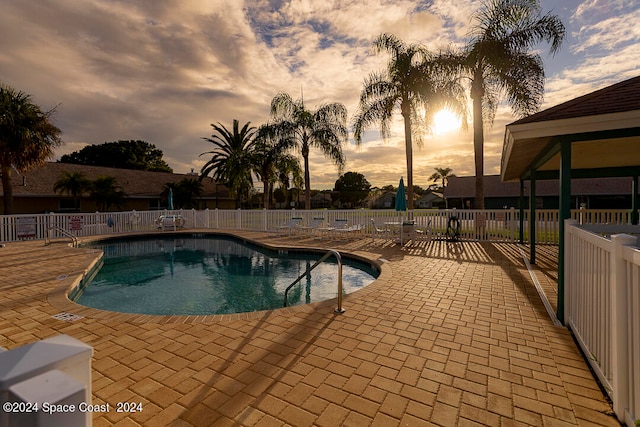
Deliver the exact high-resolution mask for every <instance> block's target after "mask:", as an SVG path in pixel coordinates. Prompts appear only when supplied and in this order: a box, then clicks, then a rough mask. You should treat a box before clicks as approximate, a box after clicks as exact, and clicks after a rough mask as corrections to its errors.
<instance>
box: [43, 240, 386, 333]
mask: <svg viewBox="0 0 640 427" xmlns="http://www.w3.org/2000/svg"><path fill="white" fill-rule="evenodd" d="M158 234H159V235H163V236H169V235H180V234H205V235H206V234H208V235H217V236H231V237H234V238H237V239H240V240H243V241H246V242H249V243H251V244H254V245H257V246H260V247H263V248H266V249H271V250H309V251H314V252H316V251H317V252H326V251H327V249H326V248H321V247H318V246H315V247H314V246H310V245H292V244H291V242H287V243H288V244H287V245H276V244H272V243H267V242H263V241H258V240H255V239H252V238H251V237H250V236H247V235H245V233H242V232H234V231H231V232H230V231H228V230H226V231H224V232H221V231H216V230H209V229H207V230H199V229H196V230H193V229H189V230H176V231H173V230H171V231H162V232H155V233H154V232H151V233H150V232H131V233H122V234H117V235H112V234H109V235H98V236H90V237H83V238H81V239H79V243H80V244H83V243H89V242H93V241H100V240H110V239H118V238H122V237H135V236H152V235H158ZM74 249H78V250H83V249H84V250H85V251H87V254H89V255H90V254H91V253H94V252H95V254H96V255H95V257H93V258H92V259H91V261H90V262H89V263H88V265H87V266H86V267H85V268H84V269H83V270H82V271H78V272H74V273H70V274H69V275H65V276H64V277H59V278H57V279H56V280H58V281H59V282H60V283H59V284H58V285H57V286H56V287H55V288H54V289H53V290H52V291H50V292H49V293H48V294H47V302H48V303H49V305H51V306H52V307H54V308H56V309H58V310H62V312H63V313H69V314H73V315H75V316H80V317H86V318H95V319H105V320H107V319H108V320H110V321H121V322H132V323H186V324H196V323H218V322H232V321H235V320H251V319H258V318H264V317H265V316H288V315H292V314H295V313H301V312H312V311H315V310H318V309H320V308H325V307H327V306H331V305H336V304H337V297H336V298H332V299H328V300H324V301H318V302H314V303H310V304H303V305H296V306H292V307H283V308H276V309H271V310H260V311H252V312H247V313H234V314H208V315H153V314H137V313H120V312H116V311H108V310H101V309H97V308H92V307H86V306H83V305H80V304H77V303H76V302H74V301H72V300H70V299H69V294H70V293H72V292H73V291H74V290H75V289H76V287H77V286H79V285H80V284H81V283H82V281H83V280H84V279H85V278H86V277H87V275H89V274H90V273H91V272H92V270H93V269H94V267H95V266H96V264H97V263H99V262H100V260H101V258H102V251H99V250H96V249H89V250H87V249H86V248H82V247H79V248H74ZM339 252H340V254H341V255H345V256H346V257H348V258H352V259H355V260H359V261H361V262H365V263H370V264H374V265H375V266H376V267H377V268H378V269H379V271H380V274H379V276H378V277H377V278H376V279H375V280H374V281H373V282H372V283H371V284H369V285H367V286H365V287H364V288H362V289H358V290H356V291H354V292H351V293H349V294H345V295H343V302H348V301H349V300H351V299H354V298H357V297H359V296H363V295H366V294H368V293H369V292H374V291H376V290H377V289H378V288H379V287H380V286H384V284H385V283H387V282H388V281H389V280H391V278H392V272H391V268H390V266H388V265H387V262H386V260H384V259H382V258H375V257H372V256H371V255H373V254H371V253H367V252H354V251H348V250H340V251H339Z"/></svg>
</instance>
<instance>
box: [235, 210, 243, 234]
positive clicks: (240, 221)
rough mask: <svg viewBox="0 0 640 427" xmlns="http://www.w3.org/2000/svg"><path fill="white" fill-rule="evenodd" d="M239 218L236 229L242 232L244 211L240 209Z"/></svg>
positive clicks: (238, 211)
mask: <svg viewBox="0 0 640 427" xmlns="http://www.w3.org/2000/svg"><path fill="white" fill-rule="evenodd" d="M236 212H237V215H238V216H237V218H236V221H237V222H236V227H237V228H238V230H242V209H238V210H237V211H236Z"/></svg>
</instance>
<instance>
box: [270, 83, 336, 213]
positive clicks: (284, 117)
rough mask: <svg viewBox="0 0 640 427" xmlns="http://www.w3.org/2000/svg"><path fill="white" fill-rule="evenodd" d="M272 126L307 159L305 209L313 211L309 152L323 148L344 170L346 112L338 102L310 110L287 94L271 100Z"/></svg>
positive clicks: (323, 151) (305, 166)
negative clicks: (343, 147) (312, 149)
mask: <svg viewBox="0 0 640 427" xmlns="http://www.w3.org/2000/svg"><path fill="white" fill-rule="evenodd" d="M271 117H272V122H273V123H272V125H273V126H274V127H276V128H277V129H278V134H279V135H280V136H281V137H282V138H283V139H288V140H291V141H293V143H294V144H295V146H296V147H297V148H298V149H299V150H300V153H301V154H302V158H303V160H304V185H305V200H304V204H305V209H311V178H310V172H309V151H310V149H311V147H315V148H318V149H320V151H322V153H323V154H324V155H325V157H328V158H329V159H330V160H331V161H333V162H334V163H335V164H336V165H337V166H338V169H339V171H342V168H343V167H344V163H345V158H344V154H343V153H342V144H343V143H345V142H346V140H347V136H348V131H347V109H346V107H345V106H344V105H343V104H340V103H338V102H334V103H330V104H324V105H322V106H320V108H318V109H317V110H316V111H311V110H307V109H306V108H305V106H304V101H303V100H302V99H300V100H296V101H294V100H293V98H291V96H290V95H289V94H287V93H280V94H278V95H276V96H275V97H274V98H273V100H272V101H271Z"/></svg>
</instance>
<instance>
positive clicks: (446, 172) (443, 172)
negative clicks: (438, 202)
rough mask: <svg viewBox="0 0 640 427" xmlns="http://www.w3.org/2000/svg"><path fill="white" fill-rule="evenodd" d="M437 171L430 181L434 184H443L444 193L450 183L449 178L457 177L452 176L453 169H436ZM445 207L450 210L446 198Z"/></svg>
mask: <svg viewBox="0 0 640 427" xmlns="http://www.w3.org/2000/svg"><path fill="white" fill-rule="evenodd" d="M434 169H435V170H436V171H435V173H433V174H432V175H431V176H430V177H429V179H430V180H431V181H433V182H439V181H441V182H442V192H443V193H444V188H445V187H446V186H447V183H448V182H449V178H453V177H455V174H452V173H451V172H453V169H451V168H434ZM444 207H445V208H448V207H449V206H448V204H447V198H446V197H445V198H444Z"/></svg>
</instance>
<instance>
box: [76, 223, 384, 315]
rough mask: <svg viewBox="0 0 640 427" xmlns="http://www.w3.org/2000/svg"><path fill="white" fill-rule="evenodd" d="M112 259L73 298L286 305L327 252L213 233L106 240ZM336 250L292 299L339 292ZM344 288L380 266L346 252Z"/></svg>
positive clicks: (153, 305)
mask: <svg viewBox="0 0 640 427" xmlns="http://www.w3.org/2000/svg"><path fill="white" fill-rule="evenodd" d="M90 247H92V248H96V249H101V250H102V251H104V258H103V259H104V265H103V266H102V268H100V270H99V271H98V272H97V274H96V275H95V277H93V279H92V280H91V281H90V282H89V283H88V284H86V286H85V287H84V289H82V291H81V292H80V293H78V294H76V295H74V296H73V297H72V298H73V299H75V301H76V302H77V303H78V304H82V305H85V306H89V307H94V308H99V309H103V310H110V311H118V312H124V313H141V314H163V315H168V314H176V315H188V314H194V315H200V314H230V313H244V312H250V311H259V310H269V309H274V308H280V307H282V306H283V301H284V291H285V289H286V287H287V286H289V285H290V284H291V283H292V282H293V281H294V280H295V279H296V278H298V276H300V275H301V274H302V273H304V272H305V271H306V269H307V268H308V267H310V266H311V265H313V264H314V263H315V261H317V260H318V259H319V258H320V257H321V256H322V253H308V252H307V253H301V252H293V251H288V252H287V253H285V252H283V251H270V250H267V249H264V248H261V247H259V246H256V245H251V244H248V243H244V242H243V241H241V240H238V239H234V238H231V237H225V236H213V235H202V236H200V235H193V236H189V235H163V236H151V237H145V238H135V239H118V240H109V241H102V242H97V243H94V244H92V245H91V246H90ZM337 269H338V268H337V264H336V261H335V259H333V257H331V258H329V259H328V260H327V261H326V262H324V263H322V264H320V265H319V266H318V267H316V268H315V269H314V270H313V271H312V272H311V274H310V276H308V278H305V279H303V280H302V281H301V282H300V283H298V284H297V285H295V286H294V287H293V288H291V290H289V293H288V296H287V300H288V305H289V306H292V305H299V304H307V303H310V302H317V301H322V300H326V299H331V298H335V297H336V296H337ZM342 273H343V274H342V277H343V287H344V293H350V292H353V291H355V290H357V289H361V288H362V287H364V286H367V285H368V284H370V283H371V282H373V281H374V280H375V278H376V277H377V276H378V271H377V270H376V269H375V268H373V267H372V266H370V265H369V264H367V263H363V262H359V261H355V260H350V259H345V258H343V271H342Z"/></svg>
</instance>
